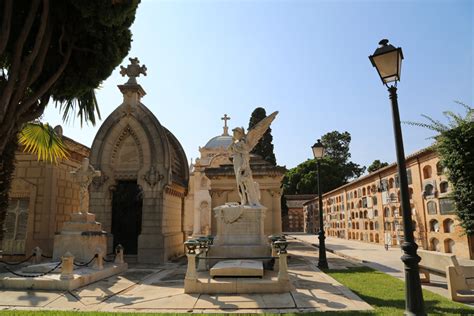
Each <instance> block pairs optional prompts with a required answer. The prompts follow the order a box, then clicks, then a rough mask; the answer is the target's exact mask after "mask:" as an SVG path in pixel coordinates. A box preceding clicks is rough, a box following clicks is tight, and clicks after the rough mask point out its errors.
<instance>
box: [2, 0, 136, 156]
mask: <svg viewBox="0 0 474 316" xmlns="http://www.w3.org/2000/svg"><path fill="white" fill-rule="evenodd" d="M137 5H138V1H96V0H84V1H74V0H33V1H32V0H15V1H13V0H4V1H3V3H2V11H3V14H1V17H0V19H1V20H0V25H1V29H0V68H1V73H0V136H1V137H0V155H2V154H3V151H4V150H5V147H6V144H7V143H8V142H9V141H11V139H12V138H14V137H16V135H17V133H18V132H19V131H20V130H21V128H22V125H23V124H24V123H26V122H30V121H33V120H34V119H36V118H38V117H39V116H40V115H41V114H42V113H43V111H44V108H45V106H46V105H47V104H48V102H49V100H50V99H52V100H54V101H55V102H56V105H58V106H60V107H61V108H62V109H63V110H65V112H64V113H65V115H66V117H67V115H68V113H70V112H71V111H74V110H77V112H78V115H79V116H80V117H81V119H85V120H89V121H91V122H92V123H94V122H95V113H96V111H97V102H96V100H95V95H94V89H95V88H97V87H98V86H99V85H100V83H101V82H102V81H103V80H104V79H106V78H107V77H108V76H110V74H111V73H112V71H113V69H114V68H115V67H116V66H117V65H118V64H119V63H120V62H121V61H122V60H123V58H124V57H125V56H126V55H127V53H128V51H129V49H130V41H131V32H130V30H129V28H130V25H131V24H132V22H133V20H134V17H135V11H136V8H137Z"/></svg>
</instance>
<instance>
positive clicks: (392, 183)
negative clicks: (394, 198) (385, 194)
mask: <svg viewBox="0 0 474 316" xmlns="http://www.w3.org/2000/svg"><path fill="white" fill-rule="evenodd" d="M394 182H395V180H393V178H390V179H389V180H388V188H389V189H393V187H394Z"/></svg>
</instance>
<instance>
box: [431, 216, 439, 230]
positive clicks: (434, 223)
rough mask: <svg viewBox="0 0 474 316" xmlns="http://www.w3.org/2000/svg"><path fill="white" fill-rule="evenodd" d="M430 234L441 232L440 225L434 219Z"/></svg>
mask: <svg viewBox="0 0 474 316" xmlns="http://www.w3.org/2000/svg"><path fill="white" fill-rule="evenodd" d="M430 232H434V233H437V232H439V223H438V221H437V220H435V219H432V220H431V221H430Z"/></svg>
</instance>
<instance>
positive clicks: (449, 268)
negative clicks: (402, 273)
mask: <svg viewBox="0 0 474 316" xmlns="http://www.w3.org/2000/svg"><path fill="white" fill-rule="evenodd" d="M417 253H418V255H419V256H420V257H421V261H420V263H419V266H420V273H423V274H424V279H422V280H421V281H422V282H424V283H429V282H430V273H432V274H437V275H441V276H446V282H447V284H448V293H449V297H450V298H451V299H452V300H453V301H458V302H474V266H461V265H459V262H458V260H457V259H456V256H455V255H453V254H449V253H440V252H436V251H427V250H418V252H417Z"/></svg>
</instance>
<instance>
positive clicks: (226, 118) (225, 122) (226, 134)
mask: <svg viewBox="0 0 474 316" xmlns="http://www.w3.org/2000/svg"><path fill="white" fill-rule="evenodd" d="M221 120H223V121H224V134H222V135H224V136H228V135H229V127H227V121H228V120H230V116H227V114H224V117H222V118H221Z"/></svg>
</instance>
